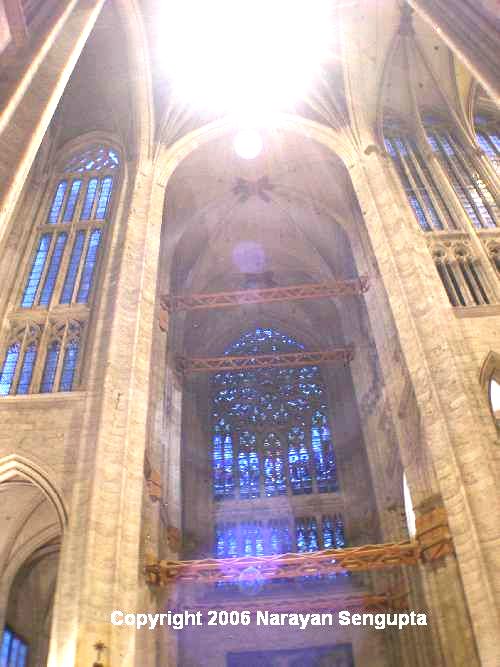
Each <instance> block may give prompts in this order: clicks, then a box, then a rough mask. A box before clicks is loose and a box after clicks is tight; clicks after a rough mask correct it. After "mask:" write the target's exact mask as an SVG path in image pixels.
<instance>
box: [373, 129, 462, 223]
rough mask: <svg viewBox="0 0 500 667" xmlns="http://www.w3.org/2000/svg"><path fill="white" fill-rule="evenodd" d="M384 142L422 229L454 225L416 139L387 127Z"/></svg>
mask: <svg viewBox="0 0 500 667" xmlns="http://www.w3.org/2000/svg"><path fill="white" fill-rule="evenodd" d="M385 146H386V149H387V152H388V153H389V155H390V156H391V158H392V161H393V163H394V166H395V167H396V171H397V173H398V176H399V179H400V181H401V184H402V185H403V187H404V189H405V192H406V196H407V197H408V201H409V203H410V206H411V207H412V209H413V213H414V214H415V217H416V219H417V222H418V224H419V225H420V228H421V229H422V231H424V232H430V231H436V230H438V231H439V230H442V229H445V228H451V229H453V228H455V227H456V225H455V222H454V220H453V217H452V216H451V214H450V211H449V209H448V207H447V205H446V202H445V201H444V199H443V197H442V196H441V194H440V192H439V188H438V187H437V185H436V182H435V180H434V179H433V177H432V175H431V173H430V171H429V168H428V167H427V165H426V163H425V159H423V157H422V156H421V154H420V152H419V150H418V148H417V146H416V144H415V142H414V141H413V140H412V139H411V138H409V137H406V136H405V135H404V134H403V133H398V132H397V131H395V130H394V129H392V130H391V129H389V128H388V129H387V130H386V138H385Z"/></svg>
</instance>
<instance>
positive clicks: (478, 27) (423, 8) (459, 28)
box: [408, 0, 500, 104]
mask: <svg viewBox="0 0 500 667" xmlns="http://www.w3.org/2000/svg"><path fill="white" fill-rule="evenodd" d="M408 2H409V4H410V5H411V6H412V7H413V9H414V10H415V11H416V12H417V14H419V15H420V16H422V17H423V18H424V19H425V20H426V21H427V22H428V23H430V25H431V26H432V27H433V28H434V30H435V31H436V32H437V33H438V35H439V36H440V37H442V39H443V40H444V41H445V42H446V44H447V45H448V46H449V47H450V49H451V50H452V51H453V53H455V54H456V56H457V57H458V58H459V59H460V60H461V61H462V62H463V63H464V65H465V66H466V67H467V69H468V70H470V72H471V74H472V75H473V76H474V77H475V78H476V79H477V80H478V81H479V83H481V84H482V86H483V87H484V88H485V90H486V91H487V92H488V93H489V94H490V95H491V97H492V98H493V100H494V101H495V102H496V104H500V78H499V76H498V71H499V68H500V59H499V56H498V54H499V49H500V33H499V32H498V30H497V29H496V28H495V26H494V25H492V24H491V23H490V22H489V21H488V20H487V19H486V18H485V16H484V15H483V14H482V13H481V12H480V11H479V10H478V7H477V3H476V2H474V1H473V0H472V1H469V0H408Z"/></svg>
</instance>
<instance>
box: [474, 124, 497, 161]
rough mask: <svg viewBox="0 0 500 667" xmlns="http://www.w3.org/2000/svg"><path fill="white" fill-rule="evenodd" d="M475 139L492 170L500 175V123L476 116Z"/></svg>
mask: <svg viewBox="0 0 500 667" xmlns="http://www.w3.org/2000/svg"><path fill="white" fill-rule="evenodd" d="M475 125H476V138H477V143H478V144H479V146H480V147H481V148H482V150H483V152H484V154H485V155H486V157H487V158H488V160H489V161H490V162H491V165H492V167H493V169H495V171H496V172H497V173H500V122H498V121H496V120H494V119H492V118H488V117H487V116H476V118H475Z"/></svg>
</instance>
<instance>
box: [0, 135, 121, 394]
mask: <svg viewBox="0 0 500 667" xmlns="http://www.w3.org/2000/svg"><path fill="white" fill-rule="evenodd" d="M119 168H120V160H119V157H118V154H117V152H116V151H115V150H114V149H112V148H110V147H106V146H100V145H94V146H89V147H88V148H87V149H85V150H84V151H83V152H82V151H80V152H78V153H76V154H74V155H73V156H71V157H70V159H69V160H68V161H67V162H66V163H65V164H63V165H62V167H61V169H60V171H59V174H56V180H55V182H54V186H53V191H52V193H51V194H50V197H49V201H48V203H47V205H46V208H45V209H42V211H41V213H40V224H39V225H38V227H37V229H36V236H35V239H34V248H33V251H32V256H31V260H30V262H29V266H28V270H27V274H26V277H25V279H24V281H23V288H22V291H21V295H20V299H19V301H18V305H19V311H18V312H17V314H13V315H12V317H13V322H14V324H13V326H14V327H17V326H18V324H17V323H16V321H17V320H19V319H20V317H21V313H25V314H26V315H27V316H29V317H30V318H32V319H33V320H34V321H36V322H37V323H38V324H37V325H36V326H37V327H38V330H39V331H42V330H43V331H44V333H43V335H40V334H39V335H38V337H37V339H36V341H32V342H31V343H30V344H29V345H27V344H26V342H25V338H22V337H21V338H16V339H9V341H7V345H6V346H5V351H4V355H3V362H2V363H3V365H2V366H0V369H1V375H0V395H7V394H22V393H36V392H40V393H48V392H54V391H71V390H72V389H73V388H74V387H75V386H76V379H77V373H78V361H79V357H80V347H81V333H82V331H83V328H84V324H85V319H86V318H87V316H88V310H86V309H85V308H86V307H88V306H89V304H90V302H91V299H92V296H93V293H94V291H95V282H96V274H97V267H98V262H99V256H100V254H101V252H102V244H103V241H104V237H105V233H106V227H107V226H109V222H110V220H111V210H112V203H113V197H114V195H115V193H116V190H117V186H118V172H119ZM61 173H62V174H63V177H62V178H61V177H59V178H57V176H58V175H59V176H60V174H61ZM61 307H65V310H64V313H65V314H64V315H62V314H61ZM82 307H83V310H82ZM0 359H1V358H0Z"/></svg>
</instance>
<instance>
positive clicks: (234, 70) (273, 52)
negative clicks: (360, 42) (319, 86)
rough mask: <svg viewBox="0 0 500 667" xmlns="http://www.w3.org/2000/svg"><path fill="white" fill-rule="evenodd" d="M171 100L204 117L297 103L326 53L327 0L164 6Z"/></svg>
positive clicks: (183, 0) (197, 1)
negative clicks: (208, 111)
mask: <svg viewBox="0 0 500 667" xmlns="http://www.w3.org/2000/svg"><path fill="white" fill-rule="evenodd" d="M162 4H163V7H164V15H163V17H162V21H161V23H162V28H164V30H162V35H163V36H162V43H163V44H164V52H163V58H164V61H165V66H166V68H167V71H168V74H169V77H170V79H171V82H172V86H173V90H174V93H175V94H176V95H177V96H178V97H179V98H180V99H182V100H183V101H185V102H188V103H191V104H193V105H195V106H197V107H200V108H203V109H211V110H215V111H223V112H226V113H242V112H244V113H246V114H247V115H249V114H256V115H261V114H262V113H263V112H267V111H271V112H272V111H273V110H278V109H283V108H284V107H287V106H290V105H292V104H294V103H295V102H297V100H298V99H300V98H301V97H302V96H303V95H304V94H305V93H306V92H307V90H308V88H309V87H310V85H311V83H312V81H313V80H314V78H315V76H316V75H317V73H318V72H319V70H320V67H321V64H322V63H323V62H324V61H325V59H326V58H327V57H328V54H329V50H330V46H331V34H332V22H331V15H330V14H331V2H328V1H327V0H309V2H307V1H305V0H253V1H252V2H248V0H214V1H213V2H207V1H206V0H177V1H175V2H172V1H171V2H165V3H162Z"/></svg>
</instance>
